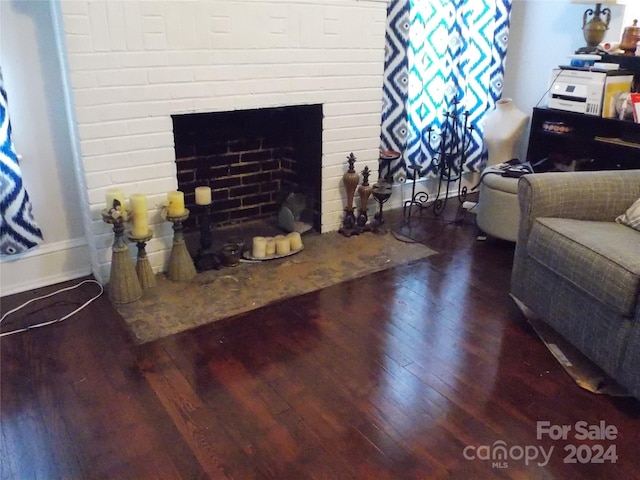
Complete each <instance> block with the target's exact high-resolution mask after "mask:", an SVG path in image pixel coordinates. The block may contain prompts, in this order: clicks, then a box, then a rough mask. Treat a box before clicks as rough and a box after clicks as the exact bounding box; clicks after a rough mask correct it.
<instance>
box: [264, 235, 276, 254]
mask: <svg viewBox="0 0 640 480" xmlns="http://www.w3.org/2000/svg"><path fill="white" fill-rule="evenodd" d="M266 241H267V251H266V253H267V256H269V255H275V254H276V239H275V238H273V237H267V238H266Z"/></svg>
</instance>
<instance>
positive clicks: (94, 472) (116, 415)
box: [0, 211, 640, 480]
mask: <svg viewBox="0 0 640 480" xmlns="http://www.w3.org/2000/svg"><path fill="white" fill-rule="evenodd" d="M454 216H455V215H454V214H452V212H450V211H446V212H445V214H444V215H443V217H444V218H435V217H434V216H433V215H432V214H431V213H430V212H424V214H423V215H421V216H417V217H415V218H412V219H411V221H410V222H409V223H407V222H403V221H402V214H401V212H400V211H392V212H389V213H388V214H386V216H385V218H386V219H387V225H389V226H395V227H398V230H399V231H400V232H402V233H405V234H407V235H410V236H411V237H412V238H415V239H417V240H419V241H421V242H423V243H425V244H426V245H427V246H429V247H431V248H434V249H436V250H437V251H439V252H440V253H439V254H438V255H436V256H433V257H430V258H428V259H425V260H422V261H419V262H415V263H413V264H410V265H407V266H403V267H399V268H395V269H391V270H387V271H384V272H380V273H377V274H374V275H370V276H368V277H365V278H362V279H358V280H355V281H352V282H348V283H343V284H340V285H336V286H333V287H331V288H327V289H324V290H321V291H318V292H315V293H311V294H308V295H304V296H301V297H297V298H294V299H291V300H287V301H284V302H280V303H277V304H274V305H271V306H268V307H265V308H262V309H259V310H256V311H253V312H250V313H248V314H246V315H242V316H238V317H235V318H231V319H226V320H223V321H219V322H216V323H213V324H210V325H206V326H204V327H201V328H198V329H195V330H192V331H188V332H184V333H182V334H178V335H174V336H171V337H168V338H164V339H161V340H158V341H155V342H152V343H148V344H144V345H134V344H133V343H132V342H131V341H130V339H129V336H128V333H127V331H126V328H125V326H124V322H123V320H122V319H121V318H120V317H119V315H118V314H117V312H116V311H115V309H114V308H113V307H112V305H111V304H110V303H109V301H108V300H107V298H106V296H103V297H101V298H100V299H99V300H97V301H96V302H94V303H93V304H91V305H90V306H89V307H88V308H87V309H85V310H83V311H82V312H81V313H79V314H78V315H76V316H74V317H72V318H70V319H69V320H67V321H66V322H64V323H60V324H57V325H53V326H50V327H45V328H41V329H37V330H32V331H29V332H26V333H21V334H17V335H12V336H8V337H4V338H3V339H2V340H1V343H0V354H1V358H0V361H1V364H0V367H1V372H0V373H1V377H0V387H1V391H0V400H1V403H0V435H1V436H0V439H1V442H0V456H1V457H0V459H1V464H0V478H2V479H19V480H23V479H58V478H60V479H205V478H210V479H295V480H298V479H312V478H313V479H340V480H341V479H440V478H442V479H445V478H460V479H485V478H487V479H488V478H514V479H525V478H526V479H528V478H536V479H537V478H539V479H600V478H624V479H633V478H640V473H639V472H640V456H639V455H638V453H639V451H640V447H639V445H640V428H638V427H639V426H640V402H638V401H637V400H634V399H629V398H611V397H606V396H598V395H594V394H591V393H589V392H586V391H584V390H582V389H581V388H579V387H578V386H577V385H575V383H574V382H573V381H572V380H571V378H570V377H569V376H568V375H567V374H566V373H565V372H564V371H563V370H562V368H561V367H560V366H559V365H558V364H557V362H556V361H555V360H554V359H553V358H552V356H551V355H550V354H549V352H548V351H547V349H546V347H545V346H544V345H543V344H542V343H541V342H540V341H539V339H538V338H537V337H536V335H535V334H534V333H533V331H532V330H531V328H530V327H529V326H528V325H527V324H526V322H525V320H524V318H523V316H522V315H521V313H520V312H519V310H518V309H517V308H516V307H515V305H514V304H513V302H512V301H511V299H510V298H509V297H508V289H509V275H510V270H511V262H512V256H513V245H512V244H509V243H507V242H501V241H498V240H492V239H489V240H487V241H485V242H480V241H477V240H476V230H475V227H474V225H473V219H472V216H470V215H469V214H467V216H466V217H465V218H464V219H463V221H461V222H452V220H453V217H454ZM74 283H77V282H69V284H74ZM65 285H66V284H65ZM59 287H60V286H54V287H48V288H45V289H40V290H38V291H34V292H27V293H24V294H20V295H14V296H10V297H5V298H2V305H1V308H2V311H3V312H6V311H8V310H9V309H11V308H13V307H15V306H17V305H19V304H21V303H22V302H24V301H26V300H28V299H30V298H33V297H35V296H37V295H41V294H42V293H44V292H50V291H53V290H55V289H57V288H59ZM95 289H96V287H95V286H94V285H84V286H82V287H81V288H80V289H78V290H76V291H73V292H69V293H66V294H64V295H63V296H62V298H60V297H58V298H56V299H50V300H47V301H43V302H44V303H43V302H39V303H38V304H34V305H32V306H29V307H27V308H26V309H25V310H24V311H22V312H20V314H16V315H15V316H12V317H10V318H8V319H7V320H5V322H3V330H7V329H9V328H11V327H14V326H15V325H19V324H24V323H25V322H32V323H35V322H38V321H44V320H50V319H53V318H57V317H59V316H60V315H62V314H64V313H66V312H68V311H70V310H71V309H73V308H75V305H76V304H78V303H81V302H83V301H84V300H85V299H87V298H88V297H90V296H91V295H92V294H93V293H94V292H95ZM43 305H46V308H43ZM539 421H548V422H550V424H551V425H569V426H571V428H572V430H571V432H570V433H569V435H568V438H567V439H566V440H553V439H551V438H549V436H544V437H543V438H541V439H538V438H537V429H536V426H537V422H539ZM579 421H584V422H587V424H590V425H591V424H599V422H601V421H604V422H605V423H606V424H607V425H613V426H615V427H616V429H617V431H618V434H617V437H616V439H614V440H606V439H605V440H577V439H575V437H574V435H575V424H576V422H579ZM570 445H574V446H575V447H576V450H577V451H578V452H579V456H577V457H575V458H577V461H576V463H565V457H567V455H568V452H567V451H566V450H565V448H571V446H570ZM597 445H601V446H602V447H603V448H604V450H606V449H608V448H609V449H610V450H609V451H610V452H611V451H612V450H611V449H615V453H616V455H617V459H616V461H615V463H613V462H612V461H610V460H611V458H608V459H607V458H605V460H604V462H603V463H593V462H591V461H589V460H590V459H591V458H592V457H593V456H594V455H595V454H596V452H597V450H598V448H599V447H597ZM499 446H505V447H506V449H507V456H506V458H504V459H502V460H500V459H498V458H496V457H495V455H494V458H493V459H492V458H489V459H487V457H491V455H492V454H495V453H499V450H498V449H497V447H499ZM540 449H544V452H545V453H547V454H548V452H549V451H550V449H553V450H552V452H551V455H550V459H549V461H548V462H545V460H544V459H543V457H542V452H541V450H540ZM524 452H528V454H529V456H530V457H532V456H533V455H534V453H535V454H537V458H533V459H529V460H527V459H526V458H525V457H523V456H522V455H521V454H523V453H524ZM581 461H582V462H584V463H581Z"/></svg>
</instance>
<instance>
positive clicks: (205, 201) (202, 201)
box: [196, 187, 211, 205]
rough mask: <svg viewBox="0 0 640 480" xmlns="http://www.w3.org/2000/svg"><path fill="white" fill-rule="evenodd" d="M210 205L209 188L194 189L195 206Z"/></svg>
mask: <svg viewBox="0 0 640 480" xmlns="http://www.w3.org/2000/svg"><path fill="white" fill-rule="evenodd" d="M209 204H211V188H210V187H196V205H209Z"/></svg>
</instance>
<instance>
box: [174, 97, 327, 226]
mask: <svg viewBox="0 0 640 480" xmlns="http://www.w3.org/2000/svg"><path fill="white" fill-rule="evenodd" d="M172 118H173V131H174V138H175V149H176V168H177V176H178V188H179V189H180V190H182V191H183V192H185V204H186V206H187V208H189V209H191V210H192V211H194V212H195V211H197V208H196V207H195V189H196V187H198V186H203V185H204V186H209V187H211V190H212V193H211V200H212V203H211V207H210V212H211V215H210V219H211V222H212V223H213V225H214V226H227V225H231V224H234V223H240V222H244V221H248V220H256V219H262V218H267V217H272V216H274V215H275V214H276V213H277V209H278V207H279V205H280V204H281V203H282V202H283V201H284V199H285V198H286V197H287V195H288V194H290V193H296V194H304V195H306V196H307V197H308V202H309V204H310V205H313V209H314V211H315V218H314V228H316V229H317V230H318V229H319V225H320V216H321V202H320V195H321V183H322V182H321V167H322V106H321V105H300V106H290V107H278V108H261V109H252V110H235V111H230V112H216V113H201V114H187V115H174V116H173V117H172ZM198 220H199V217H198V216H195V215H194V216H191V217H190V218H189V219H188V220H187V222H185V230H186V231H191V230H194V229H195V228H197V227H198Z"/></svg>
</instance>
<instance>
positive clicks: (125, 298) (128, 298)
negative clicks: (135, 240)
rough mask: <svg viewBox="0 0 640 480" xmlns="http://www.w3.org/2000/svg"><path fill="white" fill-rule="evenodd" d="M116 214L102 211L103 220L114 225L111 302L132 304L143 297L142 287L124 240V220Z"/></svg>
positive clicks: (110, 285) (110, 287) (110, 286)
mask: <svg viewBox="0 0 640 480" xmlns="http://www.w3.org/2000/svg"><path fill="white" fill-rule="evenodd" d="M113 213H114V212H112V211H110V210H108V209H106V208H105V209H104V210H102V220H103V221H104V222H105V223H109V224H111V225H113V233H114V238H113V246H112V247H111V250H112V253H111V273H110V276H109V288H108V291H109V300H111V301H112V302H113V303H131V302H135V301H136V300H138V299H139V298H140V297H142V287H141V286H140V281H139V280H138V275H137V274H136V270H135V267H134V266H133V260H132V259H131V257H130V256H129V247H128V246H127V244H126V243H125V240H124V218H123V217H122V216H121V215H118V216H114V214H113Z"/></svg>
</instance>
